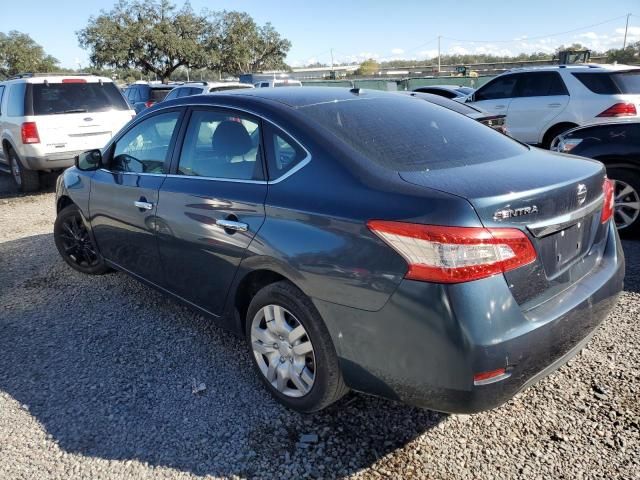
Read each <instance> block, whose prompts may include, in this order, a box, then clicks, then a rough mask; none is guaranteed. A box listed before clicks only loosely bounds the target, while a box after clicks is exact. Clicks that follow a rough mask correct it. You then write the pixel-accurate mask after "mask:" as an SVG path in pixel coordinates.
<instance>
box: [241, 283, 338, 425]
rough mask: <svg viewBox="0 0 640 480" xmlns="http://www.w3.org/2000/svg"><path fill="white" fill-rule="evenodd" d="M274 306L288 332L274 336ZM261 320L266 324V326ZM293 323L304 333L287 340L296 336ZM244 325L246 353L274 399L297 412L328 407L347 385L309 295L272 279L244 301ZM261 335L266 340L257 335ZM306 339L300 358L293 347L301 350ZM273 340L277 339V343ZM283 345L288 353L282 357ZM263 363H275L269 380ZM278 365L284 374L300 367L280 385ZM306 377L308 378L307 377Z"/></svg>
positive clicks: (308, 411) (266, 367)
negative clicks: (246, 302)
mask: <svg viewBox="0 0 640 480" xmlns="http://www.w3.org/2000/svg"><path fill="white" fill-rule="evenodd" d="M265 311H267V313H265ZM268 311H271V318H272V319H273V320H271V321H267V318H266V317H267V315H269V313H268ZM278 311H280V312H281V313H282V317H283V318H284V321H285V323H286V325H285V326H284V327H285V328H286V329H287V330H286V331H288V332H289V333H290V334H291V332H293V334H292V336H287V335H286V334H285V335H282V336H280V337H279V338H278V336H277V335H276V334H274V331H280V329H278V328H276V327H277V325H278V321H276V319H277V318H278V317H279V315H278V313H277V312H278ZM283 318H281V319H280V320H282V319H283ZM267 325H269V326H270V327H269V328H267ZM298 327H302V329H303V331H304V334H303V335H302V336H300V337H299V338H298V339H296V340H291V339H292V338H293V337H296V336H297V335H296V332H298V333H299V332H300V329H299V328H298ZM245 330H246V339H247V345H248V347H249V353H250V355H251V358H252V361H253V364H254V365H255V367H256V370H257V371H258V376H259V377H260V378H261V380H262V381H263V383H264V384H265V385H266V387H267V390H269V392H270V393H271V394H272V395H273V396H274V397H275V398H276V400H278V401H279V402H280V403H282V404H283V405H285V406H286V407H288V408H291V409H293V410H296V411H298V412H302V413H311V412H316V411H318V410H322V409H323V408H326V407H328V406H329V405H331V404H332V403H334V402H335V401H337V400H339V399H340V398H341V397H342V396H344V395H345V394H346V393H347V392H348V391H349V389H348V388H347V386H346V385H345V383H344V380H343V378H342V372H341V371H340V365H339V362H338V356H337V354H336V351H335V348H334V346H333V342H332V341H331V337H330V336H329V332H328V330H327V327H326V326H325V324H324V322H323V321H322V318H320V314H319V313H318V311H317V310H316V308H315V307H314V305H313V303H311V300H310V299H309V298H308V297H307V296H306V295H304V294H303V293H302V292H301V291H300V290H298V289H297V288H296V287H295V286H294V285H292V284H291V283H289V282H287V281H281V282H277V283H272V284H270V285H267V286H266V287H264V288H263V289H261V290H260V291H258V293H257V294H256V295H255V296H254V297H253V299H252V301H251V304H250V305H249V310H248V312H247V318H246V328H245ZM265 332H266V333H265ZM267 337H268V338H267ZM265 338H267V340H266V341H263V340H265ZM270 342H274V343H270ZM278 342H280V343H278ZM307 342H309V344H310V345H311V347H312V351H311V352H310V353H309V352H307V353H306V354H305V359H304V361H302V360H301V358H300V357H301V356H300V355H297V354H296V349H298V348H301V349H302V350H300V351H304V350H306V349H307V348H308V346H309V345H308V344H307ZM274 345H278V349H276V348H274ZM291 346H293V348H291ZM287 351H288V352H289V353H290V355H289V357H288V359H287V353H286V352H287ZM283 352H284V353H283ZM274 357H275V358H274ZM269 358H271V360H273V361H271V360H269ZM283 358H285V360H283ZM269 365H275V367H274V370H275V373H274V374H273V375H274V376H275V377H274V376H272V377H271V380H269V379H268V378H267V377H268V375H269ZM280 369H284V370H283V371H284V372H287V371H288V372H289V374H291V375H290V376H289V377H288V378H292V377H293V376H294V375H296V372H300V373H299V374H298V376H297V377H296V378H297V380H296V382H294V381H292V380H286V381H282V384H283V385H284V387H283V388H281V389H279V388H278V386H280V385H281V384H280V379H281V378H282V377H285V375H281V370H280ZM311 377H313V381H312V382H310V381H309V379H310V378H311ZM272 382H273V383H275V384H276V385H274V384H273V383H272ZM299 385H302V387H303V388H300V387H299Z"/></svg>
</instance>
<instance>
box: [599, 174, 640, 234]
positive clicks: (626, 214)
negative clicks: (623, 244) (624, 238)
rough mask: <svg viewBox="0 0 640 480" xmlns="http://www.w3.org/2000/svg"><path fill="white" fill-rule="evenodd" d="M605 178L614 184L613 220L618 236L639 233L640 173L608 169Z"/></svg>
mask: <svg viewBox="0 0 640 480" xmlns="http://www.w3.org/2000/svg"><path fill="white" fill-rule="evenodd" d="M607 176H608V177H609V178H611V179H612V180H613V181H614V182H615V205H614V213H613V218H614V221H615V223H616V227H617V228H618V231H619V232H620V234H630V235H636V234H638V233H640V173H639V172H636V171H634V170H631V169H625V168H610V169H608V170H607Z"/></svg>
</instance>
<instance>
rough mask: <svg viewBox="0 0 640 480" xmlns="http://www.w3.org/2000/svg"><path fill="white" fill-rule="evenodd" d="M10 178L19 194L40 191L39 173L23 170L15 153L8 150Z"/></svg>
mask: <svg viewBox="0 0 640 480" xmlns="http://www.w3.org/2000/svg"><path fill="white" fill-rule="evenodd" d="M9 165H10V167H11V176H12V177H13V181H14V182H15V183H16V185H17V187H18V190H19V191H20V192H24V193H27V192H36V191H38V190H39V189H40V173H39V172H37V171H35V170H28V169H26V168H24V166H23V165H22V162H20V159H19V158H18V155H17V154H16V152H14V151H13V150H12V149H11V150H9Z"/></svg>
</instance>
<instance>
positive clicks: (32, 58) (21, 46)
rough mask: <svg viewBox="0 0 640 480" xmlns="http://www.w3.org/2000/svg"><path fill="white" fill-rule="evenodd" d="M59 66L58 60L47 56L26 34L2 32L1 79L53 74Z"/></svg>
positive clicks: (0, 33) (0, 53) (0, 37)
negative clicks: (25, 75)
mask: <svg viewBox="0 0 640 480" xmlns="http://www.w3.org/2000/svg"><path fill="white" fill-rule="evenodd" d="M57 65H58V60H57V59H55V58H54V57H52V56H51V55H47V54H46V53H45V51H44V49H43V48H42V47H41V46H40V45H38V44H37V43H36V42H35V40H33V39H32V38H31V37H30V36H29V35H27V34H26V33H21V32H17V31H15V30H12V31H11V32H9V34H4V33H2V32H0V77H8V76H11V75H15V74H17V73H21V72H51V71H53V70H55V69H56V68H57Z"/></svg>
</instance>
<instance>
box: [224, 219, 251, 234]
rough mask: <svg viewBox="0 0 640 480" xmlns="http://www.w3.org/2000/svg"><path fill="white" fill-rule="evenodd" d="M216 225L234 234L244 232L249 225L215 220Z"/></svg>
mask: <svg viewBox="0 0 640 480" xmlns="http://www.w3.org/2000/svg"><path fill="white" fill-rule="evenodd" d="M216 225H217V226H219V227H222V228H224V229H225V230H233V231H234V232H246V231H247V230H248V229H249V225H247V224H246V223H242V222H234V221H233V220H216Z"/></svg>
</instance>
